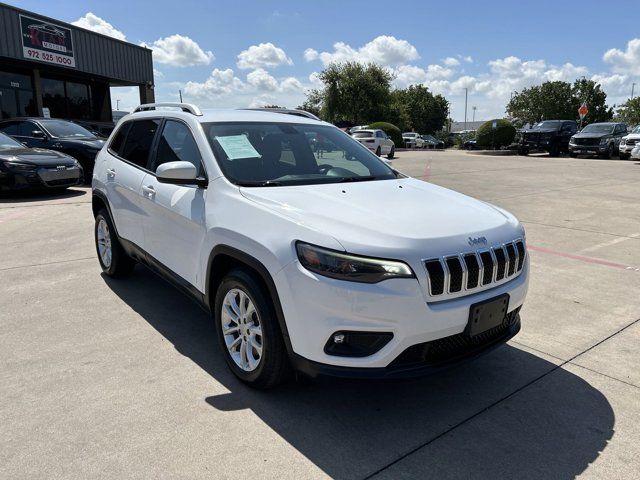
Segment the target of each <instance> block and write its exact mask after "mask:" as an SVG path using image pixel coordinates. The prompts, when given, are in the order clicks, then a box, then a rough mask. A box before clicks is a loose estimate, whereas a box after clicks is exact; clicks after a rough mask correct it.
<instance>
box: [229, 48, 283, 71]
mask: <svg viewBox="0 0 640 480" xmlns="http://www.w3.org/2000/svg"><path fill="white" fill-rule="evenodd" d="M237 65H238V68H242V69H247V68H263V67H277V66H279V65H293V61H292V60H291V59H290V58H289V57H287V54H286V53H285V52H284V50H282V49H281V48H278V47H276V46H275V45H274V44H273V43H261V44H259V45H251V46H250V47H249V48H248V49H246V50H243V51H242V52H240V53H239V54H238V63H237Z"/></svg>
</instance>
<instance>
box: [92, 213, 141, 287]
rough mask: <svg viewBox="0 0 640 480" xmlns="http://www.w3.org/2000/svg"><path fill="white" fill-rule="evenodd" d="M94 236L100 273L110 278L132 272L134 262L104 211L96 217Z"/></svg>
mask: <svg viewBox="0 0 640 480" xmlns="http://www.w3.org/2000/svg"><path fill="white" fill-rule="evenodd" d="M94 234H95V235H94V236H95V242H96V252H97V253H98V261H99V262H100V266H101V267H102V271H103V272H104V273H105V274H107V275H109V276H110V277H124V276H127V275H129V274H130V273H131V272H132V271H133V267H134V266H135V261H134V260H133V259H132V258H131V257H129V256H128V255H127V254H126V252H125V251H124V249H123V248H122V245H120V241H119V240H118V236H117V235H116V229H115V228H114V227H113V223H112V222H111V217H110V216H109V214H108V213H107V211H106V210H100V211H99V212H98V214H97V215H96V221H95V229H94Z"/></svg>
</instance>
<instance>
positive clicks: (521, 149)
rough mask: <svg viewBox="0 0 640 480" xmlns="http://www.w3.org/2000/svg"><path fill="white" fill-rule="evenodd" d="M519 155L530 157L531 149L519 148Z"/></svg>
mask: <svg viewBox="0 0 640 480" xmlns="http://www.w3.org/2000/svg"><path fill="white" fill-rule="evenodd" d="M518 155H529V149H528V148H519V149H518Z"/></svg>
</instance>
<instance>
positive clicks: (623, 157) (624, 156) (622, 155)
mask: <svg viewBox="0 0 640 480" xmlns="http://www.w3.org/2000/svg"><path fill="white" fill-rule="evenodd" d="M629 156H630V155H629V154H628V153H622V152H619V153H618V158H619V159H620V160H629Z"/></svg>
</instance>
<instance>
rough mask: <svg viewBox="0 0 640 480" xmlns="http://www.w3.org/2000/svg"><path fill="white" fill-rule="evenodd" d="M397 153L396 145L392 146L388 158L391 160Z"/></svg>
mask: <svg viewBox="0 0 640 480" xmlns="http://www.w3.org/2000/svg"><path fill="white" fill-rule="evenodd" d="M395 154H396V147H391V150H390V151H389V155H387V158H388V159H389V160H391V159H393V157H394V156H395Z"/></svg>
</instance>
